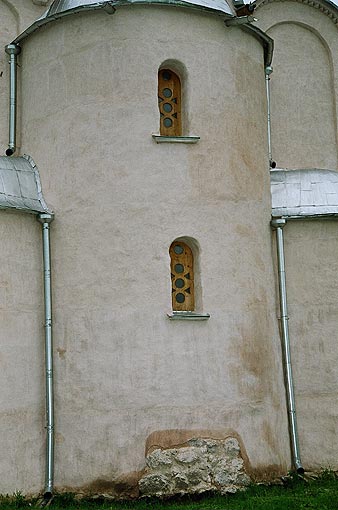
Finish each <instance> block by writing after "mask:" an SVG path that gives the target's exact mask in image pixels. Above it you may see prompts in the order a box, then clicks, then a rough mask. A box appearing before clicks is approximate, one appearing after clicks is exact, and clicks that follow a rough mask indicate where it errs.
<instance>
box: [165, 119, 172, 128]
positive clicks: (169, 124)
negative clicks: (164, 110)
mask: <svg viewBox="0 0 338 510" xmlns="http://www.w3.org/2000/svg"><path fill="white" fill-rule="evenodd" d="M163 124H164V126H165V127H166V128H170V127H171V126H172V125H173V121H172V120H171V119H169V118H168V117H166V118H165V119H164V121H163Z"/></svg>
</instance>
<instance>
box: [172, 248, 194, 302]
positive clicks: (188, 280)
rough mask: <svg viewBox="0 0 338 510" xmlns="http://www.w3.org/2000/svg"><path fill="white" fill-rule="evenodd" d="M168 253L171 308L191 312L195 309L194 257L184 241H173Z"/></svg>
mask: <svg viewBox="0 0 338 510" xmlns="http://www.w3.org/2000/svg"><path fill="white" fill-rule="evenodd" d="M169 253H170V265H171V283H172V286H171V287H172V293H171V294H172V307H173V310H175V311H186V312H193V311H194V310H195V296H194V258H193V253H192V251H191V248H190V247H189V246H188V245H187V244H186V243H183V242H181V241H174V242H173V243H172V245H171V246H170V250H169Z"/></svg>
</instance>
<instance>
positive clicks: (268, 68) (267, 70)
mask: <svg viewBox="0 0 338 510" xmlns="http://www.w3.org/2000/svg"><path fill="white" fill-rule="evenodd" d="M272 72H273V68H272V66H266V68H265V85H266V102H267V109H268V119H267V120H268V158H269V165H270V168H276V163H275V161H273V159H272V147H271V101H270V75H271V74H272Z"/></svg>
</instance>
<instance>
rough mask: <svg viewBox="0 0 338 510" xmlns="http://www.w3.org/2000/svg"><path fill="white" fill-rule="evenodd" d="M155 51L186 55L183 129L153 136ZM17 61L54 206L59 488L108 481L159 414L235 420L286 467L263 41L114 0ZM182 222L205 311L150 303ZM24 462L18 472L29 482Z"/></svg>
mask: <svg viewBox="0 0 338 510" xmlns="http://www.w3.org/2000/svg"><path fill="white" fill-rule="evenodd" d="M187 34H189V37H187ZM168 59H172V60H177V61H179V62H180V63H181V64H182V65H184V66H185V68H186V84H185V108H186V111H187V114H186V124H185V126H186V127H185V129H186V133H185V134H188V135H189V134H192V135H198V136H200V137H201V140H200V142H199V143H198V144H197V145H184V144H180V145H178V144H171V145H169V144H163V145H157V144H156V143H155V142H154V141H153V139H152V137H151V134H152V133H158V129H159V119H158V107H157V70H158V68H159V66H160V65H161V64H162V63H163V62H164V61H166V60H168ZM21 63H22V152H29V153H30V154H32V155H34V159H35V160H36V162H37V164H38V165H39V168H40V172H41V177H42V183H43V188H44V194H45V197H46V200H47V202H48V204H49V205H50V206H51V207H53V208H54V210H55V213H56V218H55V222H54V223H53V226H52V260H53V280H54V294H53V300H54V318H55V352H56V359H55V375H56V410H57V418H56V423H57V424H56V480H55V481H56V485H57V487H65V486H68V487H72V488H74V487H83V486H85V485H87V486H88V484H89V485H90V484H92V487H95V484H96V483H98V480H101V481H102V480H104V481H105V483H106V486H105V488H106V490H109V487H110V489H111V488H112V486H110V485H109V482H111V480H114V479H116V478H117V477H121V476H122V477H123V476H127V477H128V476H129V477H130V476H132V475H131V474H132V473H133V472H135V471H138V470H141V469H143V467H144V462H145V460H144V448H145V443H146V439H147V437H148V436H149V435H150V434H152V433H154V432H156V431H161V430H168V429H169V430H170V429H179V430H194V429H203V430H204V431H205V430H207V431H209V433H210V436H212V435H213V434H214V432H215V430H217V431H218V433H219V431H222V432H223V433H225V432H227V431H230V430H232V431H235V433H236V434H237V435H238V436H239V437H240V438H241V441H242V444H243V445H244V448H245V449H246V452H247V456H248V461H249V463H250V466H251V468H252V472H253V473H256V475H257V476H258V477H264V474H266V473H270V474H271V473H276V472H277V473H280V472H284V471H285V470H287V469H288V467H289V461H290V458H289V445H288V433H287V422H286V413H285V401H284V390H283V381H282V368H281V363H280V347H279V336H278V330H277V322H276V292H275V288H274V286H272V285H271V281H273V271H272V257H271V238H270V227H269V219H270V194H269V176H268V172H267V171H265V169H266V168H267V148H266V143H265V140H266V103H265V94H264V90H265V84H264V66H263V50H262V47H261V45H260V44H259V42H258V41H256V40H255V39H254V38H252V37H250V35H248V34H244V33H242V32H241V31H239V30H238V29H225V27H224V24H223V22H222V20H220V19H219V18H218V17H214V16H212V15H210V16H209V15H205V14H204V15H201V14H199V13H195V12H194V13H193V12H191V11H184V10H176V9H173V8H163V7H160V8H156V7H152V8H150V7H147V8H146V9H144V8H142V7H141V8H136V7H135V8H123V9H122V8H121V9H119V10H118V11H117V13H116V14H114V15H113V16H108V15H107V14H105V13H102V12H92V13H91V14H83V15H77V16H76V17H75V16H74V17H69V18H68V19H64V20H63V21H62V22H59V23H56V24H52V25H50V26H48V27H46V28H45V29H41V30H40V31H39V32H37V33H35V34H33V35H32V36H31V37H30V38H29V39H28V40H27V41H26V42H25V43H24V45H23V53H22V58H21ZM253 86H254V88H255V90H256V94H255V95H254V96H253V95H252V94H251V91H252V87H253ZM262 140H263V141H264V142H263V143H262ZM180 236H190V237H192V238H194V239H196V241H197V242H198V244H199V247H200V280H201V287H202V290H201V293H202V295H201V298H200V301H201V303H202V309H203V311H205V312H208V313H210V314H211V318H210V320H209V321H206V322H192V323H186V322H180V321H176V322H171V321H170V320H169V319H168V317H167V315H166V314H167V312H169V311H170V310H171V288H170V270H169V254H168V249H169V246H170V244H171V242H172V241H173V240H174V239H175V238H177V237H180ZM27 337H28V339H29V340H27V341H28V342H33V335H32V332H31V331H29V332H28V333H27ZM41 356H42V353H41ZM36 363H40V361H39V362H38V361H36ZM33 380H34V382H33V383H32V384H34V385H36V387H38V386H39V385H41V383H42V381H43V380H42V377H41V374H40V375H39V374H34V378H33ZM13 427H14V428H15V424H14V425H13ZM32 427H33V428H34V426H33V425H32ZM34 430H35V429H34ZM26 432H27V433H28V434H29V432H30V431H29V428H28V430H27V431H26ZM12 447H13V448H14V449H17V450H19V448H20V445H19V444H13V446H12ZM29 466H30V463H29V462H27V468H29ZM32 476H33V478H34V482H32V481H26V480H24V479H23V478H22V477H21V478H20V477H19V478H18V479H17V482H16V483H17V484H19V485H20V487H19V488H22V489H23V490H31V489H32V488H34V487H36V485H38V482H39V480H40V474H38V473H36V474H33V475H32ZM11 480H12V476H11V474H10V473H9V474H8V475H7V476H6V477H5V478H3V479H2V484H3V486H4V487H6V490H10V489H8V487H10V488H11V487H13V483H12V481H11ZM107 483H108V486H107ZM13 488H14V487H13Z"/></svg>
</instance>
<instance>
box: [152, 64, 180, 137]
mask: <svg viewBox="0 0 338 510" xmlns="http://www.w3.org/2000/svg"><path fill="white" fill-rule="evenodd" d="M181 103H182V88H181V80H180V77H179V76H178V74H176V73H175V72H174V71H172V70H171V69H167V68H166V69H160V70H159V72H158V107H159V111H160V135H161V136H171V137H174V136H176V137H177V136H182V112H181Z"/></svg>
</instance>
